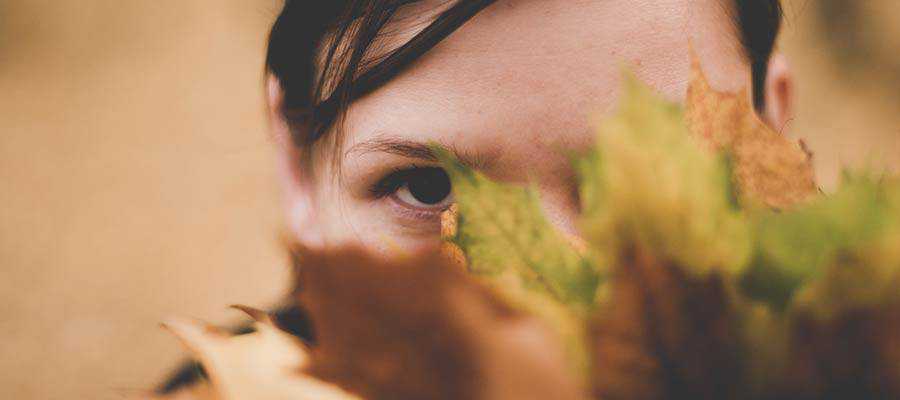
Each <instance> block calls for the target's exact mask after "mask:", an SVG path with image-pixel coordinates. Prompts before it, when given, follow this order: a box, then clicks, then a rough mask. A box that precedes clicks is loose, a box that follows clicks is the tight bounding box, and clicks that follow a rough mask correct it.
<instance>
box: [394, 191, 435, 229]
mask: <svg viewBox="0 0 900 400" xmlns="http://www.w3.org/2000/svg"><path fill="white" fill-rule="evenodd" d="M385 200H386V201H387V202H388V203H389V207H390V208H391V210H392V211H393V212H394V213H395V214H397V215H398V216H399V217H401V218H405V219H407V220H408V221H410V222H420V223H426V224H429V225H434V226H435V227H436V228H437V229H438V230H439V229H440V219H441V212H443V210H442V209H434V210H425V209H418V210H417V209H414V208H410V207H408V206H404V205H403V204H401V203H400V200H398V199H396V198H394V196H388V197H387V198H385Z"/></svg>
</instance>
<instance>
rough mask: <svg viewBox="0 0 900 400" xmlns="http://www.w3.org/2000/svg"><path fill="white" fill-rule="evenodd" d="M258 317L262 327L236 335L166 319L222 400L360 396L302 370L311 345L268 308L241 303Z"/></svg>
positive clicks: (351, 399)
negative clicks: (275, 320) (281, 326)
mask: <svg viewBox="0 0 900 400" xmlns="http://www.w3.org/2000/svg"><path fill="white" fill-rule="evenodd" d="M236 308H238V309H240V310H242V311H244V312H245V313H247V314H248V315H250V316H251V317H253V318H254V320H256V323H255V324H254V327H255V328H256V332H254V333H250V334H246V335H238V336H232V335H230V334H228V333H226V332H224V331H222V330H219V329H216V328H214V327H211V326H208V325H205V324H202V323H199V322H196V321H187V320H180V319H173V320H170V321H168V322H166V323H165V324H164V327H166V329H168V330H170V331H171V332H172V333H173V334H175V336H177V337H178V338H179V339H180V340H181V341H182V343H184V345H185V346H186V347H187V348H188V349H190V350H191V351H192V352H193V353H194V355H195V356H196V357H197V358H198V359H199V360H200V362H201V363H202V364H203V366H204V368H205V369H206V370H207V372H208V373H209V376H210V381H211V385H212V389H213V391H214V392H215V394H216V397H215V398H217V399H220V400H230V399H235V400H243V399H259V400H281V399H284V400H287V399H296V400H302V399H309V400H354V399H358V397H356V396H353V395H350V394H348V393H346V392H344V391H343V390H341V389H340V388H338V387H336V386H334V385H332V384H329V383H325V382H322V381H320V380H317V379H315V378H312V377H309V376H307V375H304V374H302V373H301V372H300V371H301V368H303V367H305V366H307V365H308V364H309V361H310V359H309V355H308V353H307V350H306V349H305V346H304V345H303V343H302V342H300V341H299V340H298V339H297V338H296V337H294V336H291V335H289V334H287V333H285V332H283V331H281V330H280V329H278V328H277V327H275V325H274V324H273V323H272V320H271V319H270V318H269V317H268V316H267V315H266V314H265V313H263V312H261V311H258V310H254V309H251V308H248V307H241V306H237V307H236Z"/></svg>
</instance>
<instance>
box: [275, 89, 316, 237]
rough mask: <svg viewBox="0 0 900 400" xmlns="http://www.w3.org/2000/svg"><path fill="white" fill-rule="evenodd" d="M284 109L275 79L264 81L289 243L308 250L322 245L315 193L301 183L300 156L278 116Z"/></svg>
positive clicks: (308, 185) (288, 131)
mask: <svg viewBox="0 0 900 400" xmlns="http://www.w3.org/2000/svg"><path fill="white" fill-rule="evenodd" d="M283 105H284V91H283V90H282V89H281V83H280V82H279V81H278V78H276V77H274V76H272V75H269V76H268V77H267V78H266V106H267V111H268V112H267V115H268V120H269V132H270V134H271V137H272V139H273V141H274V142H275V146H276V151H277V159H276V160H277V162H278V175H279V178H280V179H279V180H280V181H281V189H282V190H281V191H282V193H283V194H284V199H285V206H286V217H287V225H288V229H289V231H290V233H291V236H292V238H291V239H292V240H295V241H297V242H298V243H301V244H302V245H303V246H305V247H307V248H315V247H317V246H320V245H321V242H322V237H321V234H320V232H319V231H318V230H317V229H316V228H315V227H317V226H318V225H319V224H318V223H317V222H318V221H316V213H315V211H314V207H313V201H314V193H313V188H312V187H311V184H310V183H309V180H308V179H303V177H302V175H301V171H300V168H299V166H300V162H299V155H300V152H299V151H298V150H297V147H296V146H295V145H294V142H293V139H292V138H291V129H290V127H289V126H288V123H287V121H286V120H285V119H284V116H283V115H282V113H281V108H282V106H283Z"/></svg>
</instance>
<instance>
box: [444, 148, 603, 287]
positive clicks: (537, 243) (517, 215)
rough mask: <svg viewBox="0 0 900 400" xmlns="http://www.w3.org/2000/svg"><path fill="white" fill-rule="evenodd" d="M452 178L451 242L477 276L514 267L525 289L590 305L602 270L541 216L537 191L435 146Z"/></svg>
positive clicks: (497, 272)
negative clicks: (455, 212)
mask: <svg viewBox="0 0 900 400" xmlns="http://www.w3.org/2000/svg"><path fill="white" fill-rule="evenodd" d="M433 151H434V152H435V153H436V155H437V157H438V159H439V160H440V161H441V162H442V164H443V167H444V169H445V170H446V171H447V173H448V174H449V175H450V179H451V182H452V184H453V190H454V196H455V199H456V202H457V206H458V207H459V212H460V217H459V219H458V221H457V222H456V224H457V227H456V229H455V230H456V235H454V236H452V237H450V240H451V241H452V242H453V243H455V244H456V245H458V246H459V247H460V248H461V249H462V250H463V251H464V253H465V255H466V258H467V260H468V266H469V268H470V269H471V270H472V271H473V272H475V273H481V274H500V273H502V272H503V271H505V270H506V269H507V268H513V269H514V270H515V272H516V274H517V276H519V277H521V279H522V280H523V281H524V282H526V283H527V284H528V286H532V287H539V288H542V289H543V290H545V291H546V292H547V293H549V294H550V295H552V296H553V297H554V298H556V299H558V300H559V301H562V302H564V303H573V302H575V303H580V304H582V305H591V304H593V302H594V296H595V292H596V290H597V286H598V285H599V283H600V280H601V277H600V271H599V270H598V268H597V266H596V265H595V264H594V263H593V262H592V260H591V259H590V258H589V257H587V256H586V255H585V254H579V252H578V251H577V250H576V249H575V248H574V247H573V246H572V245H571V244H570V241H569V240H567V239H566V237H565V236H564V235H563V234H562V233H560V232H558V231H557V230H556V229H554V228H553V226H552V225H551V224H550V222H548V221H547V220H546V218H545V217H544V214H543V211H542V210H541V206H540V199H539V197H538V195H537V193H536V192H535V191H534V190H532V189H530V188H526V187H518V186H514V185H510V184H503V183H498V182H493V181H491V180H490V179H488V178H487V177H485V176H484V175H482V174H481V173H479V172H477V171H474V170H472V169H471V168H469V167H467V166H465V165H463V164H462V163H460V162H459V161H458V160H456V158H455V157H453V155H452V154H451V153H450V152H448V151H447V150H444V149H442V148H440V147H437V146H435V147H434V148H433Z"/></svg>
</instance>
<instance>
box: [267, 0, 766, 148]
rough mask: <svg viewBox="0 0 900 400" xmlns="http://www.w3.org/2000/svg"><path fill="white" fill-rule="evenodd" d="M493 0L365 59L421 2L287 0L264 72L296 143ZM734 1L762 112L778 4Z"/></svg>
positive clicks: (457, 8) (459, 8)
mask: <svg viewBox="0 0 900 400" xmlns="http://www.w3.org/2000/svg"><path fill="white" fill-rule="evenodd" d="M494 1H495V0H461V1H456V2H455V3H454V4H453V5H452V6H450V7H448V8H447V9H446V10H444V11H443V12H441V13H440V14H438V15H437V17H436V18H434V20H433V21H432V22H431V23H430V25H428V26H427V27H426V28H424V29H423V30H422V31H421V32H419V33H418V34H417V35H415V36H414V37H413V38H412V39H411V40H409V41H408V42H406V43H405V44H403V45H402V46H400V47H398V48H396V49H394V50H391V51H389V52H387V54H384V55H380V56H378V57H374V58H372V59H367V57H366V56H367V52H368V51H369V50H370V48H371V47H372V46H373V43H375V42H376V40H377V39H378V38H379V34H380V33H382V30H383V29H384V28H385V27H386V26H387V24H388V23H389V22H390V21H391V19H392V17H393V16H394V15H395V14H396V13H397V12H398V10H399V9H400V8H402V7H404V6H408V5H410V4H412V3H417V2H418V0H329V1H301V0H286V1H285V5H284V8H283V9H282V11H281V14H280V15H279V16H278V19H277V20H276V21H275V24H274V25H273V27H272V31H271V34H270V36H269V47H268V54H267V57H266V67H267V70H268V72H269V73H270V74H272V75H274V76H275V77H276V78H278V80H279V82H280V84H281V89H282V90H283V93H284V101H283V104H282V107H281V110H279V111H280V112H281V113H282V115H283V116H284V117H285V119H286V120H287V121H288V125H289V127H290V128H291V132H292V135H293V139H294V142H295V143H296V144H297V145H298V146H301V147H308V145H310V144H312V143H314V142H315V141H317V140H318V139H320V138H322V137H323V136H324V135H325V133H326V132H327V131H328V129H329V128H330V127H332V126H333V125H334V124H335V123H336V122H339V121H340V119H341V118H342V115H343V112H344V110H346V108H347V106H348V105H349V104H350V103H351V102H352V101H353V100H355V99H357V98H359V97H361V96H364V95H366V94H368V93H370V92H372V91H374V90H375V89H377V88H379V87H380V86H382V85H384V84H385V83H386V82H388V81H389V80H391V79H392V78H393V77H395V76H396V75H398V74H399V73H401V72H402V71H403V70H404V69H405V68H406V67H408V66H409V65H410V64H412V63H413V62H414V61H415V60H417V59H418V58H419V57H420V56H421V55H423V54H424V53H426V52H428V51H429V50H430V49H431V48H433V47H434V46H435V45H436V44H438V43H440V42H441V41H442V40H443V39H444V38H446V37H447V36H449V35H450V34H451V33H453V32H454V31H455V30H456V29H457V28H459V27H460V26H462V25H463V24H464V23H465V22H466V21H468V20H469V19H471V18H472V17H473V16H475V15H476V14H478V13H479V12H480V11H481V10H483V9H485V8H486V7H488V6H490V5H491V4H493V3H494ZM733 1H734V11H735V13H734V19H735V24H736V25H737V28H738V29H739V31H740V33H741V42H742V44H743V47H744V50H745V52H746V55H747V57H748V59H749V60H750V64H751V68H752V73H753V96H754V102H755V104H756V106H757V108H760V109H761V108H762V106H763V102H764V96H763V90H764V85H765V81H766V73H767V65H768V61H769V57H770V56H771V54H772V51H773V48H774V46H775V39H776V37H777V35H778V31H779V29H780V26H781V18H782V9H781V3H780V1H779V0H733ZM369 58H371V57H369ZM317 64H318V65H320V66H319V67H317Z"/></svg>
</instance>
